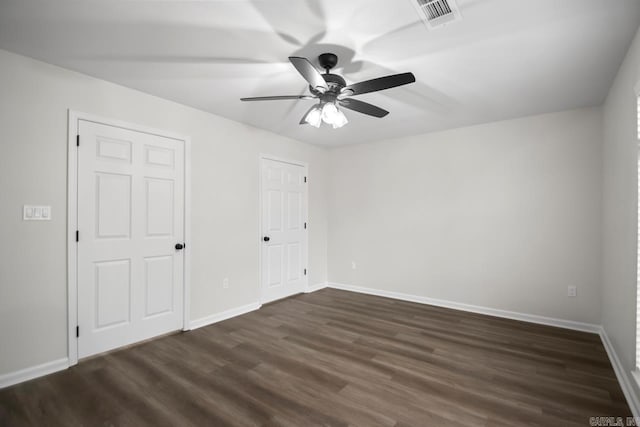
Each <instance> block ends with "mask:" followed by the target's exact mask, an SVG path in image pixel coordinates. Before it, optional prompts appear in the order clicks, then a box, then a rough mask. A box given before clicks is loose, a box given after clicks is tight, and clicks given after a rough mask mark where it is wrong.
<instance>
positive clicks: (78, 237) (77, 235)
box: [76, 230, 80, 242]
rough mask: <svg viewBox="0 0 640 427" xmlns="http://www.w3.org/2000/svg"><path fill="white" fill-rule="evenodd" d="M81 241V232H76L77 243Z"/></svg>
mask: <svg viewBox="0 0 640 427" xmlns="http://www.w3.org/2000/svg"><path fill="white" fill-rule="evenodd" d="M79 241H80V231H79V230H76V242H79Z"/></svg>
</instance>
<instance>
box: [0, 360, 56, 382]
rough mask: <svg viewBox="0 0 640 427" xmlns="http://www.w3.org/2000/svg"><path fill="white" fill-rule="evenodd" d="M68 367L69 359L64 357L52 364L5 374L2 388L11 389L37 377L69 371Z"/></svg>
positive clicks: (0, 376)
mask: <svg viewBox="0 0 640 427" xmlns="http://www.w3.org/2000/svg"><path fill="white" fill-rule="evenodd" d="M68 367H69V359H68V358H66V357H63V358H62V359H58V360H53V361H51V362H46V363H42V364H40V365H36V366H32V367H30V368H25V369H21V370H19V371H15V372H10V373H8V374H3V375H0V388H5V387H9V386H11V385H14V384H18V383H21V382H24V381H29V380H32V379H34V378H37V377H42V376H44V375H48V374H52V373H54V372H58V371H62V370H64V369H67V368H68Z"/></svg>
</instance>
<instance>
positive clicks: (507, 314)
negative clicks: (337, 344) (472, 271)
mask: <svg viewBox="0 0 640 427" xmlns="http://www.w3.org/2000/svg"><path fill="white" fill-rule="evenodd" d="M327 287H329V288H334V289H342V290H344V291H351V292H359V293H362V294H369V295H376V296H379V297H386V298H393V299H398V300H402V301H409V302H416V303H419V304H427V305H435V306H437V307H445V308H452V309H454V310H462V311H469V312H472V313H479V314H486V315H488V316H495V317H503V318H505V319H513V320H521V321H523V322H530V323H538V324H541V325H548V326H556V327H559V328H565V329H573V330H576V331H582V332H590V333H593V334H598V333H600V329H601V326H600V325H596V324H592V323H583V322H574V321H573V320H564V319H556V318H553V317H545V316H538V315H535V314H526V313H518V312H515V311H507V310H499V309H496V308H490V307H482V306H479V305H471V304H463V303H460V302H454V301H447V300H441V299H435V298H427V297H422V296H418V295H409V294H403V293H399V292H391V291H382V290H379V289H373V288H365V287H362V286H353V285H345V284H343V283H332V282H329V283H328V284H327Z"/></svg>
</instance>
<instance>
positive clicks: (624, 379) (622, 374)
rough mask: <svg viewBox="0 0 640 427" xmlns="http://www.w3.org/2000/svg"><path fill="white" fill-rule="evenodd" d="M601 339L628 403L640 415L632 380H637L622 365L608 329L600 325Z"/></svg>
mask: <svg viewBox="0 0 640 427" xmlns="http://www.w3.org/2000/svg"><path fill="white" fill-rule="evenodd" d="M600 339H601V340H602V345H604V349H605V350H607V355H609V360H610V361H611V366H613V371H614V372H615V373H616V377H617V378H618V382H619V383H620V388H622V392H623V393H624V397H625V398H626V399H627V404H628V405H629V408H630V409H631V412H632V413H633V416H634V417H640V401H638V396H636V393H635V391H634V389H633V384H632V381H635V379H633V378H632V375H633V373H632V372H627V370H626V369H624V367H623V366H622V363H621V362H620V358H619V357H618V354H617V353H616V350H615V349H614V348H613V344H612V343H611V341H610V340H609V336H608V335H607V331H605V330H604V328H603V327H600Z"/></svg>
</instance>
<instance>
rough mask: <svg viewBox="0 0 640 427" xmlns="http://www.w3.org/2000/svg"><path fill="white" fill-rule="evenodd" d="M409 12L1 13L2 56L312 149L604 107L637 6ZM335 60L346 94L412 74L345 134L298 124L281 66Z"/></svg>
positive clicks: (142, 6) (393, 5)
mask: <svg viewBox="0 0 640 427" xmlns="http://www.w3.org/2000/svg"><path fill="white" fill-rule="evenodd" d="M410 1H411V0H349V1H346V0H323V1H319V0H251V1H249V0H227V1H195V2H187V1H68V0H66V1H30V0H27V1H25V0H12V1H6V0H2V1H0V48H4V49H7V50H10V51H13V52H17V53H20V54H23V55H27V56H31V57H34V58H37V59H41V60H43V61H46V62H50V63H53V64H56V65H60V66H63V67H66V68H70V69H73V70H77V71H80V72H83V73H86V74H89V75H92V76H97V77H100V78H103V79H105V80H109V81H112V82H116V83H119V84H122V85H124V86H128V87H132V88H136V89H139V90H142V91H144V92H148V93H151V94H154V95H157V96H160V97H163V98H167V99H171V100H174V101H177V102H180V103H182V104H186V105H190V106H193V107H196V108H199V109H202V110H206V111H210V112H212V113H215V114H218V115H221V116H224V117H228V118H230V119H233V120H237V121H240V122H244V123H248V124H251V125H254V126H257V127H260V128H264V129H268V130H271V131H273V132H276V133H279V134H282V135H286V136H289V137H291V138H295V139H298V140H301V141H305V142H310V143H314V144H319V145H327V146H328V145H340V144H347V143H361V142H367V141H374V140H379V139H385V138H393V137H400V136H405V135H413V134H419V133H425V132H429V131H435V130H442V129H447V128H454V127H460V126H464V125H469V124H476V123H484V122H490V121H496V120H502V119H507V118H513V117H521V116H526V115H531V114H538V113H544V112H552V111H559V110H564V109H570V108H576V107H585V106H593V105H599V104H600V103H602V102H603V100H604V98H605V96H606V94H607V91H608V89H609V86H610V84H611V82H612V81H613V78H614V77H615V74H616V72H617V70H618V67H619V65H620V63H621V62H622V59H623V57H624V54H625V52H626V50H627V48H628V46H629V43H630V41H631V39H632V38H633V35H634V34H635V31H636V29H637V27H638V24H639V22H640V1H638V0H615V1H612V0H610V1H602V0H535V1H525V0H458V4H459V6H460V10H461V12H462V15H463V19H462V21H460V22H456V23H453V24H451V25H449V26H447V27H444V28H440V29H438V30H435V31H429V30H427V28H426V26H425V25H424V24H423V23H422V22H421V21H420V20H419V18H418V15H417V13H416V11H415V9H414V8H413V6H412V4H411V3H410ZM325 51H331V52H334V53H336V54H338V56H339V57H340V62H339V64H338V70H337V72H338V73H339V74H343V75H344V77H345V78H346V80H347V82H356V81H360V80H366V79H370V78H374V77H378V76H381V75H385V74H393V73H399V72H406V71H412V72H413V73H414V74H415V76H416V79H417V82H416V83H415V84H412V85H408V86H405V87H401V88H396V89H391V90H388V91H385V92H380V93H375V94H366V95H362V96H360V97H359V98H360V99H362V100H363V101H366V102H370V103H373V104H376V105H378V106H380V107H382V108H385V109H387V110H389V111H391V114H389V115H388V116H387V117H385V118H383V119H376V118H372V117H368V116H363V115H360V114H358V113H356V112H353V111H349V110H346V115H347V117H348V118H349V120H350V123H349V124H348V125H347V126H345V127H344V128H342V129H337V130H333V129H331V128H328V127H325V128H322V129H315V128H312V127H310V126H300V125H299V124H298V122H299V121H300V118H301V116H302V115H303V114H304V113H305V111H306V110H307V109H308V108H309V107H310V106H311V105H312V104H311V103H312V102H313V101H304V100H302V101H273V102H254V103H243V102H240V101H239V98H240V97H244V96H264V95H297V94H303V93H305V91H306V90H307V85H306V84H305V82H304V80H303V79H302V77H301V76H300V75H299V74H298V73H297V72H296V70H295V69H294V68H293V66H291V65H290V64H289V63H288V62H287V57H288V56H291V55H297V56H305V57H308V58H310V59H314V60H315V58H316V57H317V55H318V54H320V53H322V52H325Z"/></svg>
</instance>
